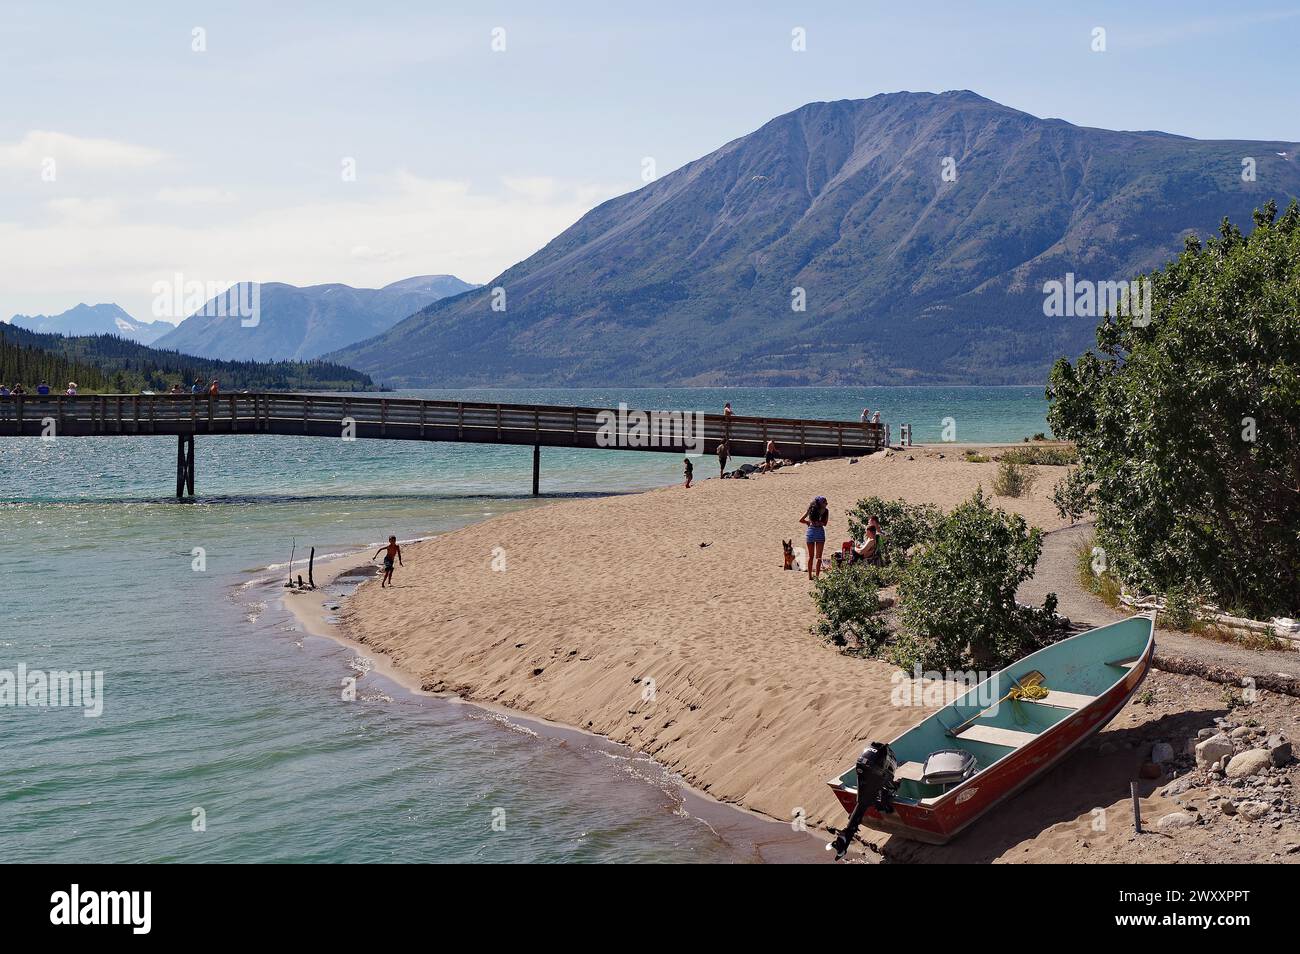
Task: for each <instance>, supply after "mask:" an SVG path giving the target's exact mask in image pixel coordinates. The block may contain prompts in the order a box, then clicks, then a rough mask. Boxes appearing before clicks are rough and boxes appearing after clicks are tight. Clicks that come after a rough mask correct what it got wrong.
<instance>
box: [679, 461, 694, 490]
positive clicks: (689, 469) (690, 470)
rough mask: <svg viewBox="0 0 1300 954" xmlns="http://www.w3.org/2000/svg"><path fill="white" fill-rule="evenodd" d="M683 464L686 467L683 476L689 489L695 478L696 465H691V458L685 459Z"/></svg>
mask: <svg viewBox="0 0 1300 954" xmlns="http://www.w3.org/2000/svg"><path fill="white" fill-rule="evenodd" d="M682 462H683V463H684V464H685V465H686V466H685V468H683V469H682V474H683V476H685V477H686V486H687V488H688V489H689V487H690V486H691V480H693V479H694V477H695V465H693V464H692V463H691V459H690V458H689V457H683V458H682Z"/></svg>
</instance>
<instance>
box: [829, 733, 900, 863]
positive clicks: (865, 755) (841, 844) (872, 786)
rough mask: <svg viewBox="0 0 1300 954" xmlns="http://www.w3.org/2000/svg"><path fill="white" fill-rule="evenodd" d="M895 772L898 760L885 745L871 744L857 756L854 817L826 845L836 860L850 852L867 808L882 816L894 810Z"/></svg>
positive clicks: (886, 744) (896, 784)
mask: <svg viewBox="0 0 1300 954" xmlns="http://www.w3.org/2000/svg"><path fill="white" fill-rule="evenodd" d="M897 769H898V759H896V758H895V757H894V750H893V749H891V748H890V747H889V745H888V743H885V742H872V743H871V744H870V745H868V746H867V747H866V748H865V749H863V750H862V754H861V755H860V756H858V763H857V766H856V772H857V779H858V803H857V805H855V806H854V807H853V814H851V815H849V823H848V825H847V826H846V827H845V828H844V829H843V830H841V831H840V833H839V834H838V835H836V836H835V841H834V842H832V843H831V844H829V845H827V846H826V848H827V850H828V851H829V850H832V849H833V850H834V851H835V860H836V861H839V860H840V859H841V858H843V857H844V855H845V853H846V852H847V851H848V850H849V845H850V844H852V843H853V838H854V836H855V835H857V833H858V828H859V827H861V825H862V816H863V815H864V814H866V811H867V809H868V808H875V809H876V810H877V811H879V812H880V813H881V814H884V815H888V814H891V813H892V812H893V811H894V792H896V791H898V783H897V782H895V781H894V772H895V771H896V770H897Z"/></svg>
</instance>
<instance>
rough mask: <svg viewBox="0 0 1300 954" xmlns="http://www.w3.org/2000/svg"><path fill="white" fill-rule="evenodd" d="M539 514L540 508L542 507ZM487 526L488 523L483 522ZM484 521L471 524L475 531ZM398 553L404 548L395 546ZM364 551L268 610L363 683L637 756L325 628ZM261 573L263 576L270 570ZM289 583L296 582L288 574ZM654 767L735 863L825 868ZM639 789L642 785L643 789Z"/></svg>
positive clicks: (811, 843) (788, 834)
mask: <svg viewBox="0 0 1300 954" xmlns="http://www.w3.org/2000/svg"><path fill="white" fill-rule="evenodd" d="M541 506H546V505H545V504H543V505H541ZM487 519H488V520H491V519H495V518H494V517H490V518H487ZM482 522H484V521H476V522H475V523H474V524H470V525H469V526H475V525H477V524H478V523H482ZM437 536H438V534H433V535H431V536H421V537H417V538H414V542H427V541H429V540H432V539H436V538H437ZM403 545H404V546H405V545H406V544H405V542H404V543H403ZM366 552H368V551H366V550H358V551H355V552H351V553H336V554H332V555H331V556H330V558H329V559H327V560H325V561H321V562H319V563H318V564H317V566H316V569H317V571H319V573H320V574H321V576H320V579H321V580H322V581H323V582H318V583H317V585H316V589H315V590H307V591H295V590H287V589H285V590H284V591H283V592H281V593H280V594H279V595H278V599H277V601H276V605H277V607H278V608H279V609H281V610H282V611H283V612H284V613H285V614H286V615H287V616H288V617H290V618H291V619H293V620H294V622H295V623H296V624H297V625H298V627H299V628H300V629H301V630H302V632H304V633H305V634H307V635H310V636H315V637H318V638H321V639H327V640H329V641H331V642H333V643H335V644H337V645H340V646H343V647H345V648H348V649H351V650H353V651H355V652H357V653H358V656H359V657H360V658H362V659H365V660H366V661H367V662H369V663H371V665H372V668H370V669H368V670H367V671H366V672H365V674H364V676H362V677H358V681H360V679H361V678H364V677H373V678H375V679H378V680H380V681H381V682H386V683H388V684H389V688H392V689H397V690H400V691H403V692H405V693H408V694H409V695H412V696H416V697H420V698H423V699H428V700H436V701H437V702H438V703H440V704H445V705H461V706H469V707H471V708H473V709H475V710H478V711H480V712H483V713H486V714H487V715H489V716H491V717H493V718H494V719H497V720H501V721H503V722H505V723H506V724H508V725H510V726H511V727H512V728H516V729H523V730H524V731H526V732H528V733H530V734H532V735H535V736H539V737H543V738H550V739H555V740H558V741H560V742H564V743H567V744H572V745H580V746H582V747H584V748H586V749H589V750H594V751H602V752H613V753H617V754H620V755H623V756H628V755H633V754H641V755H644V753H638V752H637V751H636V750H635V749H633V748H631V747H630V746H627V745H624V744H622V743H619V742H615V741H613V740H611V739H609V738H607V737H606V736H603V735H600V734H598V733H594V732H589V731H586V730H584V729H581V728H579V727H577V726H573V725H568V724H565V723H561V722H555V721H552V720H549V719H546V718H543V717H541V716H536V715H531V714H529V713H526V712H520V711H518V710H515V709H510V708H507V707H504V706H498V705H492V704H489V703H483V702H478V701H474V700H470V699H467V698H465V697H463V696H460V695H458V694H456V693H454V692H434V691H430V690H427V689H425V688H423V687H422V686H421V685H420V681H419V679H418V678H416V677H415V676H414V675H413V674H411V673H409V672H406V671H405V670H403V669H401V668H400V667H399V666H397V665H396V664H395V663H394V662H393V660H392V658H391V657H390V656H389V655H388V654H387V653H383V652H376V651H375V649H374V647H373V646H370V645H367V644H366V643H364V642H361V641H359V640H357V639H355V638H354V637H353V636H352V635H351V633H350V632H349V631H348V629H347V627H346V626H345V625H343V624H342V622H341V621H340V620H334V621H331V620H330V619H329V618H327V617H326V616H325V615H324V612H322V610H326V608H327V604H329V603H331V602H337V603H338V604H339V605H340V607H341V606H343V605H344V604H345V603H346V602H347V600H348V598H349V596H350V595H351V593H354V592H355V590H356V589H357V587H359V586H360V585H361V584H362V583H364V582H373V579H374V577H376V576H378V567H377V566H376V565H375V564H374V563H373V562H372V561H369V560H366V559H365V553H366ZM286 566H287V565H286ZM274 568H275V567H267V568H266V569H274ZM295 575H296V574H295ZM347 577H357V578H358V582H356V583H352V582H350V581H347V582H344V583H343V585H344V586H345V587H346V588H347V589H348V590H349V593H346V594H337V593H336V594H331V593H330V592H329V589H330V588H331V587H337V586H339V585H340V581H341V580H343V579H344V578H347ZM250 582H251V583H252V585H253V586H257V585H262V586H274V585H275V584H274V583H270V582H260V581H250ZM651 760H652V761H654V763H655V765H656V766H657V767H658V768H660V769H662V770H663V772H664V773H665V776H666V777H667V778H668V780H669V782H670V785H671V787H672V789H673V793H674V794H675V795H676V796H677V797H679V798H680V800H681V806H680V810H681V811H682V812H684V813H685V814H687V815H689V816H690V817H691V818H693V819H695V820H697V821H699V822H700V823H701V824H703V825H705V826H706V827H707V828H708V829H709V830H710V831H712V832H713V833H714V834H715V835H717V836H718V837H719V838H721V839H722V840H723V841H724V842H726V843H727V844H728V845H730V846H732V847H733V848H734V849H735V850H736V852H737V854H738V855H742V856H743V855H746V854H749V855H752V856H753V857H754V860H757V861H760V862H763V863H769V864H790V863H818V862H824V861H827V860H829V856H828V855H827V854H826V851H825V846H826V844H827V842H826V841H824V840H822V839H821V838H819V837H818V836H817V835H816V834H814V833H813V832H811V831H808V832H802V833H801V832H796V831H794V830H793V828H792V827H791V826H790V825H789V824H788V823H783V822H781V821H779V820H777V819H773V818H769V817H768V816H766V815H763V814H761V813H759V812H754V811H752V810H750V809H748V808H745V807H743V806H740V805H729V804H726V803H724V802H721V801H719V800H718V799H716V798H713V797H712V796H710V795H709V794H708V793H707V792H704V791H700V790H699V789H697V788H695V787H694V786H692V785H690V784H689V783H688V782H686V780H684V779H683V778H681V777H680V776H679V775H678V774H677V773H675V772H673V771H672V770H671V769H669V768H668V767H667V766H665V765H663V764H662V763H660V762H659V761H658V760H655V759H653V758H652V757H651ZM646 784H649V783H648V782H647V783H646Z"/></svg>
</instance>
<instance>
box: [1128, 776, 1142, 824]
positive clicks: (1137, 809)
mask: <svg viewBox="0 0 1300 954" xmlns="http://www.w3.org/2000/svg"><path fill="white" fill-rule="evenodd" d="M1128 793H1129V796H1130V797H1131V798H1132V799H1133V830H1134V831H1135V832H1137V833H1138V834H1139V835H1140V834H1142V803H1141V802H1140V801H1138V783H1137V782H1129V783H1128Z"/></svg>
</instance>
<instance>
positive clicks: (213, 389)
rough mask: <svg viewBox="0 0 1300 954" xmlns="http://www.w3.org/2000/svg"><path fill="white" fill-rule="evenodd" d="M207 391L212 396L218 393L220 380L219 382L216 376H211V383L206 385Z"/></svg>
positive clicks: (219, 391)
mask: <svg viewBox="0 0 1300 954" xmlns="http://www.w3.org/2000/svg"><path fill="white" fill-rule="evenodd" d="M208 393H209V394H211V395H212V396H213V397H216V396H217V395H218V394H220V393H221V382H219V381H218V380H217V379H216V378H213V379H212V383H211V384H210V385H208Z"/></svg>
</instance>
